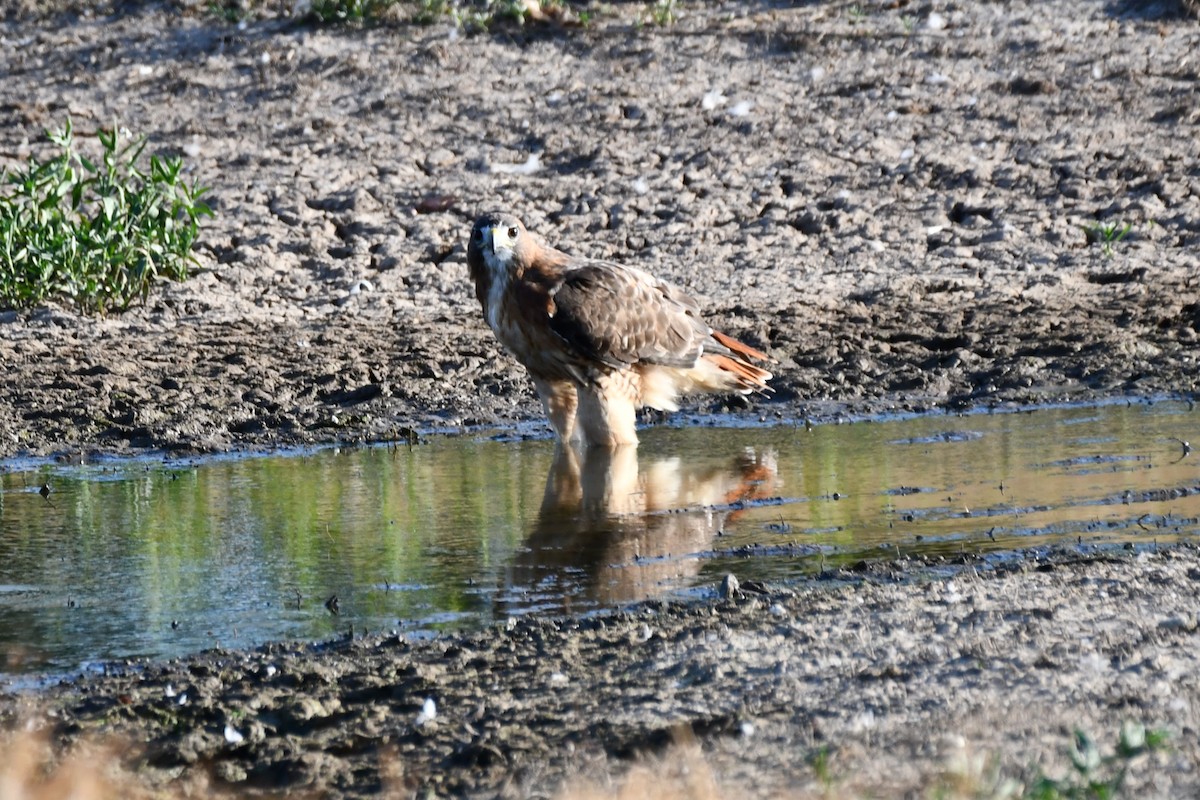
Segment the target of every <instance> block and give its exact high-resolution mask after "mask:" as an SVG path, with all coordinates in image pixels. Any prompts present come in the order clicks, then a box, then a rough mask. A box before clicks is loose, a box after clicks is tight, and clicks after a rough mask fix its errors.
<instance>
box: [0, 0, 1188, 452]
mask: <svg viewBox="0 0 1200 800" xmlns="http://www.w3.org/2000/svg"><path fill="white" fill-rule="evenodd" d="M126 9H127V10H126V13H124V14H121V15H118V16H115V17H106V16H95V17H93V16H82V17H74V16H70V15H66V16H63V17H60V18H58V20H57V22H56V24H54V25H48V24H46V23H45V22H44V21H41V22H39V21H37V20H28V19H26V20H24V21H21V20H17V21H11V20H10V21H8V22H5V23H3V24H2V25H0V38H2V39H3V40H4V44H5V47H4V50H5V52H6V56H5V59H4V62H3V65H2V69H3V72H4V77H5V80H4V81H0V107H2V108H4V109H5V115H6V118H7V119H8V120H9V124H6V125H5V126H3V130H0V159H3V160H4V162H5V163H15V162H16V161H19V160H20V159H24V158H26V157H28V156H29V155H36V154H38V152H39V144H38V142H39V141H40V137H41V131H42V129H43V128H46V127H52V126H55V125H56V124H59V123H61V121H62V120H63V119H64V118H65V117H66V116H67V115H70V116H72V118H73V119H74V120H75V124H76V130H77V132H80V133H82V134H83V137H82V139H83V146H84V147H85V150H86V147H87V144H88V142H87V133H88V131H89V130H92V131H94V130H95V128H96V126H98V125H109V124H112V123H113V122H114V121H115V122H119V123H120V124H122V125H125V126H127V127H129V128H130V129H132V130H135V131H139V132H145V133H148V134H149V135H150V136H151V146H152V147H153V148H154V149H156V150H158V151H161V152H165V153H180V154H182V155H183V156H184V158H185V159H186V160H187V163H188V164H189V169H190V171H191V173H192V175H193V176H194V177H195V178H196V179H198V180H199V181H200V182H201V183H202V184H204V185H207V186H209V187H211V189H212V192H211V195H210V198H211V200H212V202H213V204H214V205H215V206H216V209H217V211H218V217H217V219H216V220H214V221H212V222H211V223H208V224H206V227H205V230H204V232H203V234H202V237H201V244H200V246H199V250H198V253H197V255H198V258H199V260H200V269H199V274H198V275H196V276H195V277H194V278H192V279H191V280H189V281H188V282H187V283H185V284H183V285H178V286H170V287H165V288H164V289H163V291H161V292H157V293H155V294H154V295H153V297H152V298H151V300H150V302H149V303H148V305H147V306H146V307H145V308H140V309H137V310H135V311H133V312H131V313H128V314H126V315H124V316H122V317H119V318H113V319H107V320H91V319H85V318H81V317H78V316H76V315H74V314H72V313H71V312H70V311H69V310H66V309H60V308H45V309H40V310H34V311H33V312H29V313H12V312H6V313H3V314H0V367H2V369H3V372H4V374H5V376H6V380H5V381H4V385H3V387H0V456H11V455H14V454H18V453H32V454H49V453H55V452H62V451H74V450H101V451H109V452H123V451H128V450H130V449H138V448H147V447H151V448H165V449H168V450H175V451H178V450H184V451H205V450H217V449H222V448H227V447H231V446H238V445H259V446H270V445H273V444H280V443H287V442H310V441H331V440H338V439H341V440H356V439H363V438H387V437H392V436H396V435H399V434H402V433H403V430H404V429H406V428H418V429H427V428H434V427H438V428H440V427H451V428H454V427H458V426H461V425H472V424H482V425H509V424H511V423H512V422H514V421H517V420H524V419H534V418H536V417H537V416H538V409H537V405H536V403H535V402H534V401H533V399H532V393H531V391H530V389H529V386H528V384H527V381H526V379H525V378H524V376H523V374H522V373H521V371H520V369H519V368H517V367H515V366H514V365H513V364H512V363H511V361H510V360H509V359H507V358H506V357H504V356H503V354H502V353H501V352H500V350H499V348H498V347H497V346H496V344H495V342H494V341H493V340H492V337H491V336H490V334H489V333H487V332H486V329H485V327H484V325H483V324H482V321H481V320H480V318H479V314H478V310H477V308H476V307H475V303H474V300H473V299H472V296H471V292H470V287H469V285H468V280H467V275H466V269H465V264H464V263H463V260H464V241H465V237H466V233H467V231H468V229H469V221H470V219H471V218H472V216H473V215H474V214H476V213H477V212H478V211H479V210H480V209H483V208H490V207H494V206H497V205H501V206H508V207H511V208H512V209H513V210H515V211H516V212H517V213H518V214H520V215H521V216H522V217H523V218H524V219H525V221H526V222H527V223H528V225H529V226H530V228H531V229H533V230H535V231H537V232H539V233H540V234H542V235H543V236H545V237H546V238H548V239H549V240H550V241H552V242H554V243H557V244H559V245H560V246H562V247H564V248H566V249H568V250H573V251H575V252H579V253H582V254H586V255H590V256H596V257H606V258H613V259H619V260H623V261H628V262H630V263H634V264H637V265H638V266H641V267H644V268H646V269H649V270H651V271H653V272H655V273H658V274H660V275H663V276H665V277H668V278H670V279H672V280H674V281H676V282H678V283H680V284H681V285H683V286H685V287H687V288H688V289H689V290H690V291H692V292H694V293H696V294H697V295H699V296H701V297H702V298H703V300H704V303H705V305H706V307H707V308H708V309H710V311H711V316H712V318H713V320H714V322H715V323H716V324H718V325H720V326H722V327H724V328H725V329H726V330H728V332H729V333H731V334H733V335H736V336H739V337H742V338H744V339H746V340H747V341H749V342H751V343H752V344H754V345H755V346H757V347H761V348H764V349H766V350H768V351H769V352H770V353H771V354H772V356H773V357H774V358H776V359H777V360H778V362H779V363H778V368H777V369H776V374H777V375H778V378H777V379H776V381H775V386H776V388H777V394H776V395H775V397H774V398H773V399H771V400H767V401H755V407H754V408H753V409H748V410H747V413H751V414H759V415H775V414H779V415H783V416H787V417H796V416H803V415H806V414H810V413H813V411H814V405H813V404H814V403H817V402H819V401H833V402H835V403H839V404H847V405H848V406H849V407H850V408H851V409H852V410H881V409H886V408H893V407H894V408H924V407H928V406H930V405H933V404H951V405H955V406H957V405H964V404H986V403H992V402H997V401H1002V400H1020V401H1037V400H1043V399H1062V398H1084V397H1097V396H1111V395H1114V394H1122V393H1136V394H1141V395H1145V394H1152V393H1158V392H1170V393H1183V394H1190V393H1193V392H1194V391H1195V390H1196V380H1197V378H1196V375H1197V372H1198V371H1197V367H1196V362H1195V355H1194V354H1195V347H1196V338H1197V330H1198V329H1200V303H1198V298H1197V289H1196V286H1195V276H1196V274H1198V271H1200V269H1198V268H1200V256H1198V255H1197V253H1198V252H1200V175H1198V174H1197V171H1196V164H1197V162H1198V160H1200V143H1198V141H1197V139H1196V137H1194V136H1190V135H1186V132H1187V131H1191V130H1194V128H1195V123H1196V121H1197V117H1196V114H1197V111H1196V109H1197V108H1200V104H1198V103H1197V102H1196V100H1197V98H1196V87H1197V77H1196V75H1197V73H1196V69H1197V67H1196V64H1195V53H1196V52H1197V51H1198V50H1200V26H1198V25H1197V24H1196V21H1195V19H1193V18H1191V17H1189V16H1187V15H1185V14H1182V13H1179V12H1178V9H1177V8H1176V7H1175V6H1174V5H1171V4H1167V5H1163V6H1161V7H1159V6H1144V5H1140V4H1127V5H1123V4H1111V5H1105V4H1100V3H1093V2H1085V0H1064V1H1063V2H1055V3H1016V4H1006V5H1004V6H1003V7H1001V6H993V5H972V6H967V7H959V6H953V7H949V6H948V7H942V6H940V5H938V4H934V5H930V6H921V7H909V6H903V5H899V6H898V7H897V8H890V9H889V8H875V7H871V8H870V9H868V10H867V11H865V12H864V11H863V9H861V8H859V7H858V6H850V5H846V4H839V3H822V4H815V5H811V6H800V7H795V8H771V7H767V6H762V5H759V4H753V3H751V4H731V5H728V6H724V7H705V8H693V7H690V6H687V5H682V6H680V7H679V13H678V18H677V19H676V20H674V21H673V22H672V23H671V24H670V25H667V26H664V27H661V28H656V27H653V26H644V25H640V26H639V25H638V24H637V20H638V19H639V17H638V16H637V14H636V13H635V11H633V10H630V9H619V10H615V11H612V12H610V13H601V14H597V15H596V16H595V19H594V20H593V21H592V22H591V23H590V24H589V26H588V27H585V28H578V29H571V30H561V29H558V28H555V27H545V26H542V27H539V26H530V27H526V28H514V27H507V28H504V27H502V28H499V29H497V30H496V31H495V32H493V33H490V34H484V35H477V36H469V37H468V36H464V35H462V34H460V33H458V32H456V31H455V30H453V29H451V28H448V27H445V26H432V27H422V26H410V25H403V24H400V25H391V26H384V27H381V28H375V29H369V30H355V29H349V30H339V29H336V28H333V29H331V28H314V27H311V26H305V25H298V24H294V23H290V22H287V21H279V20H266V21H259V22H253V23H251V24H249V25H248V26H246V27H244V28H239V27H236V26H232V25H230V24H228V23H226V22H224V21H222V20H220V19H218V18H216V17H214V16H211V15H204V14H202V13H191V14H185V13H180V12H179V11H178V10H177V9H176V8H175V7H174V6H159V5H154V4H146V5H133V6H128V7H126ZM531 159H532V160H531ZM513 165H526V166H528V167H530V168H529V169H524V168H523V169H522V170H517V171H515V172H514V170H513ZM434 195H436V196H439V197H441V196H450V197H451V198H453V200H454V202H453V203H452V204H451V205H450V208H449V209H447V210H438V209H440V208H441V204H440V203H431V202H429V198H430V197H431V196H434ZM1126 226H1128V232H1127V234H1126V235H1125V236H1124V238H1122V239H1120V240H1119V241H1116V242H1113V243H1107V246H1106V243H1105V242H1103V241H1100V240H1101V239H1103V238H1104V234H1103V233H1102V231H1103V230H1108V231H1110V233H1114V234H1115V232H1116V231H1123V230H1125V228H1126ZM716 402H717V403H720V402H722V401H716ZM705 407H706V408H708V407H712V406H705ZM821 408H824V406H822V407H821ZM818 410H819V409H818ZM398 432H399V434H398Z"/></svg>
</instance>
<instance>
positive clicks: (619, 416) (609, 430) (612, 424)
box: [578, 372, 638, 447]
mask: <svg viewBox="0 0 1200 800" xmlns="http://www.w3.org/2000/svg"><path fill="white" fill-rule="evenodd" d="M635 393H636V387H635V386H634V385H633V383H632V381H631V379H630V375H628V374H626V373H621V372H614V373H612V374H610V375H604V376H602V377H600V378H599V379H597V380H596V382H595V383H594V384H591V385H589V386H583V387H580V389H579V414H578V423H579V427H580V428H582V429H583V441H584V443H585V444H588V445H595V446H598V447H617V446H619V445H626V444H631V445H636V444H637V442H638V438H637V406H636V405H635V404H634V397H635Z"/></svg>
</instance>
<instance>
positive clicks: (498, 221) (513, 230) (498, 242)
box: [467, 212, 539, 280]
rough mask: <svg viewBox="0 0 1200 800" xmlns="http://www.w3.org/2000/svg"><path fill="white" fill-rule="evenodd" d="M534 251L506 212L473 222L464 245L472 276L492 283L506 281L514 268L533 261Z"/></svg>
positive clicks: (526, 234) (534, 246)
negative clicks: (465, 245) (478, 276)
mask: <svg viewBox="0 0 1200 800" xmlns="http://www.w3.org/2000/svg"><path fill="white" fill-rule="evenodd" d="M538 250H539V248H538V244H537V242H535V241H534V240H533V237H532V236H530V235H529V231H527V230H525V226H524V225H522V224H521V220H519V219H517V218H516V217H515V216H514V215H512V214H509V213H506V212H493V213H490V214H484V215H483V216H481V217H480V218H479V219H477V220H475V226H474V227H473V228H472V229H471V241H470V242H469V243H468V244H467V264H468V265H469V266H470V267H471V270H472V272H477V271H478V272H479V273H481V275H487V277H489V278H491V279H493V280H494V279H497V278H500V279H506V278H507V277H508V276H509V274H510V273H511V272H513V271H514V267H518V268H519V267H520V265H525V264H529V263H530V262H531V261H533V260H534V258H535V257H536V255H537V252H538Z"/></svg>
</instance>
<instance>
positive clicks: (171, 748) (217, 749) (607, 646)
mask: <svg viewBox="0 0 1200 800" xmlns="http://www.w3.org/2000/svg"><path fill="white" fill-rule="evenodd" d="M940 568H941V567H940V566H939V565H938V564H936V563H922V562H916V561H908V560H906V561H902V562H898V563H895V564H891V565H874V566H869V567H866V568H865V572H852V571H846V572H838V573H833V572H831V573H826V574H825V575H823V576H822V578H821V579H820V580H818V581H816V582H815V584H813V585H810V586H808V587H805V588H801V589H798V590H796V591H779V590H776V591H771V590H766V591H765V592H763V591H762V590H761V589H756V590H755V591H747V592H744V593H742V594H741V595H740V596H735V597H732V598H729V599H720V598H719V597H718V596H717V595H718V590H717V588H716V587H714V588H713V598H712V599H710V600H706V601H702V602H699V603H694V604H690V605H678V604H657V603H651V604H649V605H645V606H639V607H635V608H633V609H631V610H627V611H621V612H616V613H612V614H608V615H603V616H598V617H592V618H587V619H578V618H565V619H563V618H560V619H540V620H538V619H521V620H512V621H510V622H509V624H508V625H506V626H500V627H498V628H496V629H495V630H488V631H483V632H480V633H476V634H468V635H455V636H444V637H439V638H437V639H435V640H432V641H415V642H413V641H405V640H403V639H397V638H396V637H394V636H369V637H366V638H363V637H358V638H347V639H345V640H343V641H339V642H334V643H327V644H322V645H316V646H310V645H300V644H278V645H272V646H269V647H266V648H263V649H261V650H258V651H254V652H222V651H212V652H208V653H205V654H202V655H198V656H195V657H192V658H188V659H184V660H181V661H172V662H169V663H165V664H155V663H151V664H132V665H129V666H125V667H120V666H118V667H114V669H113V673H112V674H110V675H108V676H105V677H94V678H84V679H80V680H78V681H72V682H70V683H66V684H62V685H58V686H55V687H52V688H50V689H48V690H47V691H45V692H43V693H41V694H39V695H32V696H24V697H19V698H14V697H6V696H2V695H0V717H2V718H3V719H5V720H7V723H8V724H11V723H12V722H13V721H14V720H17V719H22V720H26V721H27V724H28V725H29V726H30V728H31V729H34V730H42V731H45V732H47V733H49V734H50V735H51V736H52V740H53V741H54V742H56V743H58V744H59V745H60V746H61V745H70V743H72V742H75V741H76V740H78V739H80V738H81V737H89V736H92V735H96V734H100V735H103V736H106V737H116V739H117V740H119V741H131V742H135V743H138V744H137V746H136V747H135V748H134V749H133V750H132V751H131V752H129V753H127V754H126V756H125V757H124V758H123V763H124V764H125V766H126V767H127V768H128V769H129V770H131V771H132V772H135V773H136V774H137V775H138V776H139V777H138V779H137V780H138V782H139V783H141V784H145V785H151V786H164V785H167V784H168V783H169V782H171V781H180V780H182V781H184V784H183V785H186V784H188V783H195V782H196V781H198V780H201V779H203V780H208V781H212V785H213V787H214V788H225V789H238V790H246V789H255V790H262V791H270V792H279V791H293V790H297V789H302V790H312V791H316V792H318V793H319V794H324V793H331V794H335V795H337V796H368V795H373V794H374V793H376V792H378V791H380V790H381V789H383V790H386V791H388V792H391V793H392V794H390V795H389V796H417V797H424V796H446V795H456V796H499V797H534V796H547V795H548V794H553V793H555V792H558V791H560V790H561V789H562V787H563V786H564V784H565V783H571V782H575V783H578V781H580V780H584V779H587V780H592V781H599V782H601V783H604V782H606V781H608V780H609V779H611V778H612V777H613V776H619V775H620V774H621V773H622V772H624V771H625V770H627V769H628V767H629V765H630V763H632V762H633V760H634V759H637V758H641V757H645V756H648V755H654V754H661V753H662V752H664V751H665V750H666V749H667V748H668V746H669V745H670V744H671V743H673V742H676V741H680V740H682V741H684V742H692V741H695V742H696V743H698V744H699V746H700V748H701V750H702V753H703V756H702V758H703V762H704V763H706V764H707V765H708V768H710V769H711V770H712V774H713V777H714V779H715V780H716V781H717V783H718V784H719V785H720V786H721V787H722V788H723V791H725V792H737V793H739V794H742V793H748V794H749V796H767V795H771V794H776V793H785V794H792V795H794V796H825V795H824V794H822V792H824V791H826V790H832V791H834V793H835V794H837V795H839V796H889V797H899V796H910V794H912V793H916V794H917V795H919V796H925V795H926V794H927V793H928V792H929V791H930V790H932V788H933V787H935V786H937V785H939V783H940V782H947V784H948V785H949V784H953V783H954V781H953V780H952V779H948V778H945V777H944V774H945V773H946V772H951V773H953V772H954V771H955V770H956V769H957V770H958V771H959V772H962V773H964V775H965V777H963V776H960V777H963V780H965V781H966V782H967V785H974V786H976V787H977V788H978V789H980V790H982V788H983V787H984V786H986V785H987V783H986V781H987V778H986V772H987V771H986V770H985V769H983V765H985V764H990V763H992V762H991V760H992V759H994V760H995V761H996V762H997V763H998V764H999V765H1000V769H1001V771H1002V772H1003V774H1004V775H1006V776H1008V777H1011V778H1014V779H1017V780H1023V781H1025V782H1026V783H1027V784H1028V783H1029V782H1030V781H1032V780H1033V778H1034V776H1035V774H1036V771H1037V769H1038V767H1039V766H1040V767H1041V768H1043V769H1044V770H1045V771H1047V772H1048V773H1050V774H1051V775H1054V776H1055V777H1062V776H1064V775H1065V774H1066V773H1067V771H1068V766H1067V765H1068V761H1067V759H1066V756H1065V754H1066V748H1067V747H1068V746H1069V742H1070V737H1071V735H1072V730H1073V729H1075V728H1081V729H1083V730H1085V731H1088V732H1090V733H1091V734H1092V735H1093V736H1095V737H1096V738H1097V739H1098V740H1099V741H1100V742H1101V743H1102V744H1103V746H1104V748H1105V751H1106V752H1107V753H1110V752H1111V751H1112V748H1114V747H1115V744H1116V736H1117V731H1118V730H1119V728H1120V726H1121V724H1122V723H1123V722H1125V721H1136V722H1140V723H1144V724H1146V725H1148V726H1150V727H1153V728H1161V729H1163V730H1166V731H1168V732H1169V733H1170V735H1171V748H1170V750H1169V751H1167V752H1163V753H1160V754H1156V755H1153V756H1148V757H1142V758H1140V759H1138V760H1137V761H1135V762H1134V768H1133V770H1132V771H1131V773H1130V776H1129V784H1128V789H1129V791H1130V796H1139V797H1186V796H1193V795H1195V794H1196V792H1197V791H1200V748H1198V747H1197V730H1198V727H1197V722H1198V720H1197V716H1196V715H1197V707H1198V706H1197V700H1198V699H1200V698H1198V694H1197V691H1198V681H1197V678H1196V675H1198V674H1200V663H1198V658H1200V656H1198V655H1197V654H1198V653H1200V648H1197V646H1196V645H1197V641H1196V637H1197V636H1198V635H1200V634H1198V633H1197V625H1196V612H1197V608H1196V603H1195V587H1196V581H1197V580H1198V579H1200V554H1198V553H1197V551H1196V550H1195V549H1194V548H1190V547H1182V548H1176V549H1171V550H1164V551H1162V552H1157V553H1155V552H1143V553H1139V554H1132V553H1121V552H1120V551H1115V552H1109V553H1094V554H1093V555H1090V556H1089V555H1081V554H1079V553H1070V552H1058V553H1050V554H1047V553H1040V554H1035V553H1030V554H1027V555H1026V556H1024V557H1022V558H1020V559H1017V560H1015V561H1013V562H1011V563H1009V564H1008V565H1007V566H1005V567H1002V568H1000V569H995V570H993V569H987V568H982V567H981V568H980V569H978V570H976V569H974V568H972V567H971V566H970V564H969V563H968V566H967V568H966V570H965V571H959V572H958V573H957V574H956V575H955V577H953V578H952V579H950V580H944V579H934V580H929V576H931V575H932V574H933V571H934V570H937V569H940ZM429 700H432V705H429V704H428V703H427V701H429ZM429 712H433V714H430V713H429ZM28 720H32V722H28ZM692 736H694V737H695V739H694V740H693V739H692ZM822 754H823V755H822ZM972 763H974V764H975V765H976V766H975V767H969V766H967V765H970V764H972ZM1100 772H1103V771H1100ZM972 782H973V783H972ZM171 785H173V786H176V787H178V786H180V785H181V784H171ZM971 796H975V795H971Z"/></svg>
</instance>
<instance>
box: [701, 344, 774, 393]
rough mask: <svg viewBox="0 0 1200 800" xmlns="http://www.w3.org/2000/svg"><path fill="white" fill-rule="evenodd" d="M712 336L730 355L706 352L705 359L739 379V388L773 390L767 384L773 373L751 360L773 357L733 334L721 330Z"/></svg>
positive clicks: (763, 359)
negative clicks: (735, 337)
mask: <svg viewBox="0 0 1200 800" xmlns="http://www.w3.org/2000/svg"><path fill="white" fill-rule="evenodd" d="M712 338H713V339H715V340H716V342H717V344H719V345H721V346H722V347H724V348H725V349H726V350H728V351H729V352H730V355H725V354H724V353H706V354H705V355H704V358H705V359H707V360H708V361H711V362H712V363H713V364H715V365H716V366H717V367H718V368H719V369H721V370H722V371H723V372H728V373H730V374H732V375H733V377H734V379H735V380H736V381H737V385H738V388H739V389H741V390H742V391H744V392H747V393H749V392H761V393H763V394H768V393H770V392H771V391H772V390H771V387H770V386H767V381H769V380H771V373H770V372H768V371H767V370H765V369H763V368H762V367H756V366H754V365H753V364H751V363H750V362H751V361H770V360H771V359H770V358H769V357H768V356H767V354H766V353H763V352H760V351H758V350H755V349H754V348H753V347H751V346H750V345H748V344H744V343H742V342H739V341H738V340H737V339H734V338H733V337H732V336H726V335H725V334H723V333H721V332H720V331H713V332H712Z"/></svg>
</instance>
